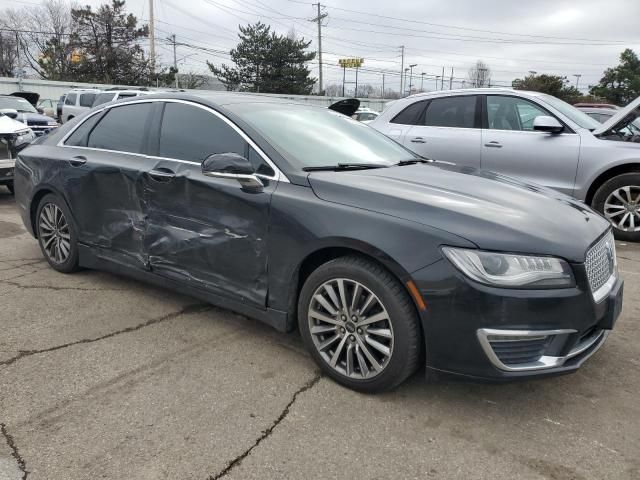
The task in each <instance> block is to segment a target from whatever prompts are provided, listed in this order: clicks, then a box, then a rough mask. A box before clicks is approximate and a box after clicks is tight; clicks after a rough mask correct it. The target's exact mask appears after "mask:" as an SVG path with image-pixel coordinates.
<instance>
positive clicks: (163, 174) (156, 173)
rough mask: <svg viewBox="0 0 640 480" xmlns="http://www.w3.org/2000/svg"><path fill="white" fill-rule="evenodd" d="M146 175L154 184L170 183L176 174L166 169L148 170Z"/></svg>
mask: <svg viewBox="0 0 640 480" xmlns="http://www.w3.org/2000/svg"><path fill="white" fill-rule="evenodd" d="M148 173H149V176H150V177H151V178H152V179H154V180H155V181H156V182H170V181H171V179H172V178H173V177H175V176H176V173H175V172H173V171H171V170H169V169H168V168H162V169H158V170H150V171H149V172H148Z"/></svg>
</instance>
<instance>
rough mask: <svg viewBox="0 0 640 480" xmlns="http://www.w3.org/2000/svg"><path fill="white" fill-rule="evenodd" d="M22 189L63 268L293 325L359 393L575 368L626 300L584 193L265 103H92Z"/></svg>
mask: <svg viewBox="0 0 640 480" xmlns="http://www.w3.org/2000/svg"><path fill="white" fill-rule="evenodd" d="M15 187H16V203H17V205H18V208H19V211H20V214H21V216H22V219H23V221H24V224H25V226H26V228H27V229H28V231H29V232H31V233H32V234H33V236H34V237H36V238H37V241H38V242H39V245H40V248H41V251H42V254H43V256H44V257H45V258H46V260H47V261H48V262H49V264H50V266H51V267H52V268H54V269H55V270H57V271H59V272H64V273H70V272H73V271H75V270H77V269H78V268H80V267H85V268H94V269H101V270H107V271H111V272H115V273H117V274H121V275H128V276H131V277H134V278H137V279H140V280H143V281H146V282H151V283H154V284H156V285H159V286H162V287H165V288H169V289H171V290H172V291H179V292H183V293H186V294H189V295H192V296H194V297H197V298H200V299H203V300H205V301H208V302H211V303H214V304H216V305H219V306H221V307H224V308H229V309H232V310H235V311H237V312H240V313H242V314H245V315H247V316H250V317H253V318H257V319H259V320H261V321H263V322H266V323H267V324H269V325H271V326H273V327H275V328H276V329H278V330H281V331H291V330H293V329H295V328H298V329H299V330H300V332H301V335H302V338H303V340H304V343H305V345H306V346H307V347H308V349H309V351H310V353H311V355H312V357H313V358H314V360H315V361H316V362H317V363H318V365H319V366H320V368H322V369H323V371H324V372H326V374H327V375H328V376H330V377H331V378H333V379H335V380H336V381H338V382H340V383H342V384H344V385H346V386H348V387H350V388H354V389H357V390H361V391H366V392H372V391H380V390H384V389H388V388H392V387H394V386H396V385H398V384H400V383H401V382H402V381H403V380H405V379H406V378H407V377H408V376H409V375H411V374H412V373H413V372H414V371H415V370H416V369H417V368H418V367H419V366H420V365H425V366H426V367H427V368H428V369H429V371H430V372H440V373H447V374H458V375H460V376H462V377H463V378H479V379H488V380H495V381H505V380H514V379H523V378H534V377H543V376H547V375H557V374H561V373H568V372H573V371H575V370H576V369H578V368H579V367H580V365H581V364H582V363H583V362H585V361H586V360H587V358H589V357H590V356H591V355H593V354H594V353H595V352H596V351H597V350H598V349H599V348H600V347H601V346H602V345H603V343H604V342H605V340H606V338H607V335H608V334H609V332H610V331H611V330H612V329H613V327H614V324H615V321H616V319H617V317H618V315H619V313H620V310H621V308H622V295H623V294H622V291H623V282H622V280H621V278H620V276H619V274H618V270H617V263H616V256H615V243H614V240H613V236H612V233H611V226H610V224H609V222H608V221H607V220H605V219H604V218H603V217H602V216H600V215H599V214H598V213H596V212H595V211H594V210H592V209H591V208H589V207H588V206H586V205H585V204H584V203H582V202H580V201H578V200H576V199H574V198H571V197H568V196H566V195H564V194H562V193H559V192H557V191H554V190H551V189H548V188H545V187H541V186H537V185H534V184H531V183H525V182H522V181H520V180H515V179H513V178H510V177H506V176H503V175H500V174H497V173H493V172H489V171H484V170H478V169H474V168H471V167H466V166H456V165H452V164H450V163H442V162H435V161H429V160H425V159H424V158H422V157H421V156H419V155H416V154H415V153H413V152H411V151H410V150H408V149H407V148H405V147H403V146H402V145H400V144H398V143H396V142H395V141H393V140H391V139H389V138H388V137H386V136H385V135H383V134H381V133H380V132H378V131H376V130H374V129H372V128H370V127H368V126H367V125H363V124H362V123H360V122H358V121H356V120H354V119H352V118H350V117H349V116H346V115H344V114H341V113H338V112H335V111H332V110H329V109H327V108H322V107H314V106H308V105H299V104H295V103H289V102H287V101H284V100H279V99H274V98H273V97H267V96H260V95H245V94H232V93H226V92H221V93H217V94H208V95H206V94H203V95H198V96H192V95H188V94H160V95H149V96H145V97H138V98H136V99H129V100H126V101H121V102H116V103H109V104H104V105H101V106H99V107H97V108H95V109H93V110H91V111H90V112H88V113H87V114H85V115H84V116H83V117H81V118H78V119H76V120H75V121H73V122H70V123H69V124H66V125H63V126H62V127H61V128H60V129H58V130H57V131H56V132H53V133H52V134H50V135H48V136H47V137H44V138H43V139H41V140H40V141H38V142H36V143H35V144H33V145H31V146H30V147H28V148H27V149H25V150H24V151H23V152H21V153H20V154H19V156H18V159H17V161H16V174H15ZM550 212H553V214H550Z"/></svg>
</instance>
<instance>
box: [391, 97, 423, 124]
mask: <svg viewBox="0 0 640 480" xmlns="http://www.w3.org/2000/svg"><path fill="white" fill-rule="evenodd" d="M426 105H427V102H426V101H425V100H423V101H422V102H415V103H412V104H411V105H409V106H408V107H407V108H405V109H404V110H402V111H401V112H400V113H399V114H397V115H396V116H395V117H393V119H392V120H391V123H401V124H403V125H422V123H423V118H424V107H425V106H426Z"/></svg>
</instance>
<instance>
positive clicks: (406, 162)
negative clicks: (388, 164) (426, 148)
mask: <svg viewBox="0 0 640 480" xmlns="http://www.w3.org/2000/svg"><path fill="white" fill-rule="evenodd" d="M433 162H435V160H431V159H428V158H424V157H421V158H412V159H411V160H401V161H399V162H398V163H396V164H395V165H396V166H398V167H404V166H405V165H415V164H416V163H433Z"/></svg>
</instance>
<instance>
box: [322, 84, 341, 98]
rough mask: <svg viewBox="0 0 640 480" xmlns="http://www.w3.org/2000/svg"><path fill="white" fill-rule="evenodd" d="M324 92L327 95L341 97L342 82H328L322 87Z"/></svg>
mask: <svg viewBox="0 0 640 480" xmlns="http://www.w3.org/2000/svg"><path fill="white" fill-rule="evenodd" d="M324 94H325V95H326V96H327V97H341V96H342V84H338V83H330V84H329V85H326V86H325V88H324Z"/></svg>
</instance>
